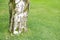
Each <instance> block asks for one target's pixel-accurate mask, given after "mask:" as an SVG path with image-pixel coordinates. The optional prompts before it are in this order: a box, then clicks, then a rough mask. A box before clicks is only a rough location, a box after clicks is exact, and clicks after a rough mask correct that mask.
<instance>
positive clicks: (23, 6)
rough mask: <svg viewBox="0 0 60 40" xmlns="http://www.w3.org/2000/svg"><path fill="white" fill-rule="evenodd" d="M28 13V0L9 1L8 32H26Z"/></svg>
mask: <svg viewBox="0 0 60 40" xmlns="http://www.w3.org/2000/svg"><path fill="white" fill-rule="evenodd" d="M28 11H29V0H10V2H9V13H10V32H11V33H13V34H20V33H21V32H22V31H27V24H26V23H27V16H28Z"/></svg>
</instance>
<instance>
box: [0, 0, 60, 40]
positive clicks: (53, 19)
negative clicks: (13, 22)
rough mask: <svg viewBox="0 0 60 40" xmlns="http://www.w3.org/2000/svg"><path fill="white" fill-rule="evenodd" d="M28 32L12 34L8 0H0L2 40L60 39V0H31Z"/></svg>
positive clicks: (0, 38)
mask: <svg viewBox="0 0 60 40" xmlns="http://www.w3.org/2000/svg"><path fill="white" fill-rule="evenodd" d="M28 15H29V16H28V23H27V24H28V32H26V33H22V34H21V35H14V36H10V34H9V32H8V29H9V10H8V0H0V40H60V0H30V11H29V14H28Z"/></svg>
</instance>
